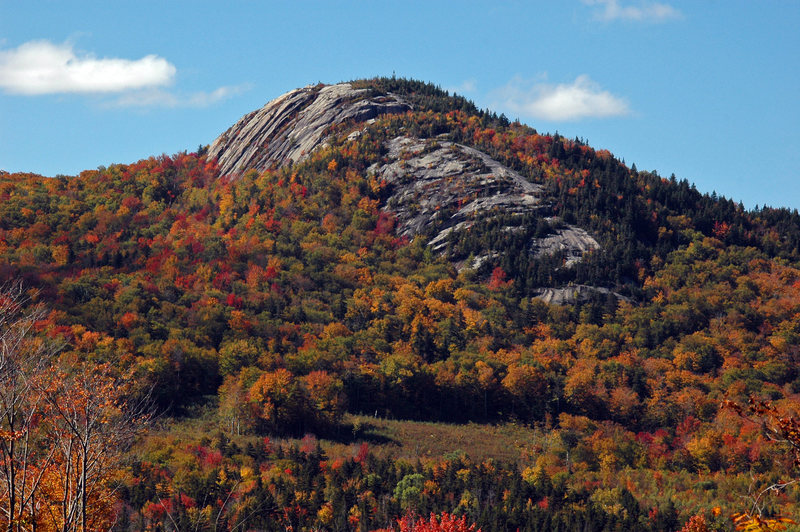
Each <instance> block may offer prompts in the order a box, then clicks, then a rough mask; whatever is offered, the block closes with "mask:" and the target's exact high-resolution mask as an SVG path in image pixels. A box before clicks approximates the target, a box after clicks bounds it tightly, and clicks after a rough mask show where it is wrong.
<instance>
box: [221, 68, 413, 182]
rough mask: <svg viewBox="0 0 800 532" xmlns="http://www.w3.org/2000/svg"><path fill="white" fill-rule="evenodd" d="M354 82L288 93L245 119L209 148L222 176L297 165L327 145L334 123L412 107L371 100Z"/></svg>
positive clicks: (391, 99)
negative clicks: (319, 147) (353, 84)
mask: <svg viewBox="0 0 800 532" xmlns="http://www.w3.org/2000/svg"><path fill="white" fill-rule="evenodd" d="M368 94H369V92H368V91H367V90H366V89H354V88H353V87H352V85H350V84H349V83H339V84H337V85H327V86H320V85H316V86H307V87H303V88H301V89H295V90H293V91H289V92H287V93H286V94H284V95H283V96H279V97H278V98H276V99H274V100H272V101H271V102H269V103H268V104H267V105H265V106H264V107H262V108H261V109H259V110H257V111H254V112H252V113H249V114H247V115H245V116H243V117H242V118H241V119H240V120H239V121H238V122H236V123H235V124H234V125H233V126H232V127H231V128H230V129H228V130H227V131H225V132H224V133H223V134H222V135H220V136H219V137H218V138H217V139H216V140H215V141H214V142H213V143H212V144H211V146H210V147H209V156H210V157H216V158H217V160H218V163H219V167H220V172H221V173H222V175H231V176H235V175H237V174H241V173H242V172H243V171H245V170H249V169H251V168H254V169H256V170H259V171H263V170H266V169H268V168H272V167H275V166H280V165H283V164H287V163H296V162H298V161H300V160H302V159H303V158H304V157H305V156H307V155H308V154H310V153H311V152H312V151H313V150H314V149H315V148H316V147H317V146H319V145H320V143H321V142H322V141H323V139H324V136H325V132H326V131H327V130H328V129H329V128H330V126H332V125H336V124H340V123H343V122H346V121H348V120H350V121H353V122H363V121H366V120H370V119H373V118H375V117H376V116H379V115H382V114H386V113H402V112H405V111H408V110H410V109H411V106H410V105H409V104H408V103H406V102H404V101H403V100H401V99H400V98H398V97H396V96H394V95H387V96H379V97H372V98H370V97H368Z"/></svg>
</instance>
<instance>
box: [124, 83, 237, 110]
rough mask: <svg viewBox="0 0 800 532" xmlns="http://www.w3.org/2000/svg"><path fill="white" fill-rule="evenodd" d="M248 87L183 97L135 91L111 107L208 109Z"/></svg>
mask: <svg viewBox="0 0 800 532" xmlns="http://www.w3.org/2000/svg"><path fill="white" fill-rule="evenodd" d="M250 87H251V86H250V85H249V84H244V85H228V86H224V87H220V88H218V89H216V90H213V91H211V92H202V91H201V92H194V93H191V94H185V95H181V94H176V93H174V92H169V91H165V90H160V89H154V90H146V91H135V92H130V93H127V94H124V95H122V96H120V97H119V98H118V99H117V100H116V101H115V102H113V104H112V105H113V106H116V107H172V108H174V107H208V106H210V105H213V104H215V103H217V102H221V101H223V100H227V99H228V98H232V97H233V96H236V95H237V94H241V93H243V92H245V91H247V90H249V89H250Z"/></svg>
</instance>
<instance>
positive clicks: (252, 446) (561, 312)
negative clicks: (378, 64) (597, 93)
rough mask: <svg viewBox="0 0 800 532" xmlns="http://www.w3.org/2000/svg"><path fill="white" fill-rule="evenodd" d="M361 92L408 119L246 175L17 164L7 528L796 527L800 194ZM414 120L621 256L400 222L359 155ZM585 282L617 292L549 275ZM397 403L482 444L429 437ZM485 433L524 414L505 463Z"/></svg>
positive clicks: (10, 250)
mask: <svg viewBox="0 0 800 532" xmlns="http://www.w3.org/2000/svg"><path fill="white" fill-rule="evenodd" d="M354 85H356V86H358V87H361V88H368V89H369V90H370V91H372V93H375V94H384V93H386V92H389V91H391V92H392V93H396V94H400V95H402V96H403V97H404V98H406V99H407V101H409V102H411V103H412V104H413V105H414V110H413V111H410V112H408V113H405V114H400V115H390V116H383V117H380V118H378V119H377V120H375V121H373V122H372V123H369V124H358V125H354V124H350V123H348V124H341V125H339V126H336V127H333V128H332V129H331V131H330V137H329V140H328V142H327V144H326V145H325V146H324V147H322V148H320V149H317V150H315V151H314V152H312V153H311V154H309V156H308V157H307V158H306V159H305V160H304V161H302V162H300V163H297V164H295V165H291V166H282V167H276V168H273V169H270V170H267V171H263V172H258V171H255V170H251V171H249V172H246V173H245V174H244V175H241V176H236V177H231V176H224V175H220V173H219V170H218V168H217V165H216V161H214V160H209V159H208V158H207V157H206V154H205V148H204V147H200V148H199V149H198V150H197V151H195V152H191V153H190V152H182V153H177V154H174V155H161V156H157V157H151V158H149V159H145V160H141V161H138V162H135V163H132V164H115V165H112V166H109V167H107V168H106V167H101V168H98V169H96V170H87V171H84V172H82V173H81V174H79V175H76V176H56V177H52V178H50V177H42V176H38V175H31V174H10V173H6V172H1V173H0V335H2V336H0V339H1V340H2V353H0V525H2V526H3V527H4V528H5V529H6V530H9V531H23V530H37V531H50V530H53V531H55V530H64V531H66V530H82V531H85V530H114V531H128V530H148V531H167V530H170V531H171V530H215V531H216V530H241V531H246V530H289V529H291V530H377V529H385V530H468V529H472V530H478V529H480V530H483V531H490V530H563V531H567V530H598V531H600V530H608V531H612V530H642V531H645V530H663V531H676V530H681V529H682V530H686V531H689V530H692V531H702V530H734V529H740V530H782V529H788V530H792V529H796V528H792V527H793V521H792V517H795V518H800V513H799V512H798V510H800V507H799V506H798V504H797V500H798V494H800V490H798V486H797V484H796V479H798V478H800V476H799V475H798V465H800V464H798V455H797V451H798V449H799V448H800V436H798V434H800V428H798V427H799V426H798V421H797V420H798V419H799V418H798V417H797V416H798V412H797V411H798V404H799V403H798V400H799V399H800V395H799V394H800V372H799V370H798V368H800V215H798V213H797V211H796V210H795V211H790V210H788V209H776V208H767V207H764V208H757V209H754V210H752V211H747V210H745V209H744V208H743V206H742V205H741V204H736V203H734V202H732V201H730V200H727V199H725V198H724V197H721V196H717V195H716V194H712V195H708V194H701V193H700V192H698V191H697V190H696V189H695V187H694V186H692V185H690V184H689V183H688V182H687V181H685V180H678V179H677V178H676V177H675V176H671V177H670V178H664V177H661V176H659V175H658V174H657V173H656V172H644V171H638V170H637V169H636V168H635V166H631V167H630V168H629V167H628V166H626V165H625V164H624V163H622V162H621V161H620V160H618V159H617V158H615V157H614V156H613V155H612V154H610V153H609V152H608V151H604V150H595V149H593V148H591V147H590V146H588V145H587V144H586V143H585V142H583V141H582V140H580V139H574V140H570V139H567V138H564V137H562V136H559V135H557V134H552V135H551V134H540V133H538V132H537V131H536V130H534V129H533V128H531V127H528V126H525V125H523V124H520V123H518V122H509V121H508V120H507V119H506V118H505V117H504V116H500V117H498V116H496V115H494V114H493V113H490V112H488V111H481V110H479V109H477V108H476V107H475V106H474V105H473V104H471V102H468V101H467V100H465V99H463V98H460V97H455V96H451V95H449V94H448V93H446V92H444V91H442V90H441V89H438V88H437V87H435V86H433V85H430V84H426V83H422V82H416V81H410V80H401V79H395V78H391V79H389V78H381V79H374V80H362V81H359V82H354ZM356 126H357V127H358V128H363V133H362V134H360V135H359V136H356V137H352V136H349V133H350V132H351V131H352V130H353V128H354V127H356ZM400 134H407V135H414V136H419V137H421V138H440V139H447V140H450V141H452V142H458V143H461V144H464V145H468V146H471V147H474V148H476V149H479V150H481V151H483V152H484V153H487V154H489V155H490V156H491V157H493V158H495V159H497V160H498V161H500V162H502V163H503V164H504V165H506V166H508V167H509V168H512V169H514V170H516V171H517V172H519V173H521V174H522V175H524V176H525V177H526V178H527V179H529V180H530V181H531V182H534V183H537V184H540V185H542V186H543V187H544V189H545V191H546V194H547V197H548V198H550V200H551V201H550V203H549V204H548V206H547V207H546V209H547V210H546V212H544V213H543V216H546V217H558V218H559V219H561V220H563V221H564V222H565V223H576V224H579V225H580V226H581V227H584V228H586V229H587V230H588V231H590V232H591V233H592V235H593V236H594V238H595V239H596V240H597V241H598V242H599V243H600V249H598V250H596V251H593V252H591V253H588V254H587V255H586V256H585V257H584V259H583V260H582V261H580V262H579V263H577V264H575V265H574V266H571V267H566V266H564V261H565V257H564V256H562V255H559V254H558V253H556V254H553V255H551V256H547V257H535V256H533V255H531V254H530V253H529V251H528V247H527V244H526V243H527V241H528V240H529V239H530V238H532V237H533V236H535V235H537V234H542V233H543V232H544V233H546V232H547V231H548V230H550V228H549V227H548V225H547V223H544V222H543V221H542V219H538V218H535V217H532V216H528V217H522V218H521V217H513V216H510V215H509V216H506V217H505V218H503V217H491V218H489V217H486V218H485V219H484V218H480V217H479V218H477V219H476V220H474V225H473V226H472V230H471V231H469V232H466V233H458V234H454V236H453V237H452V238H451V240H450V242H448V245H447V248H446V251H445V252H444V253H443V254H436V253H434V252H433V251H432V250H431V249H430V248H429V247H428V246H427V239H428V238H429V237H430V235H427V236H426V235H418V236H417V237H416V238H414V239H408V238H403V237H398V236H397V235H396V233H395V231H394V226H395V220H394V219H393V217H392V215H391V214H390V213H389V212H387V210H386V209H384V206H385V202H386V198H387V197H388V195H389V194H390V187H389V185H387V183H386V182H384V181H380V180H378V179H376V177H375V175H374V174H372V173H371V172H370V171H369V167H370V166H371V165H372V164H373V163H374V162H376V161H380V160H381V158H382V157H384V155H385V149H386V148H385V145H384V143H385V141H386V140H387V139H389V138H393V137H394V136H397V135H400ZM498 224H499V225H500V226H513V227H518V228H519V230H515V231H506V232H498V231H496V230H493V226H496V225H498ZM498 235H500V236H498ZM487 251H490V252H492V253H490V255H491V256H492V257H493V260H491V261H487V262H485V263H484V264H482V265H480V267H478V268H465V269H461V270H460V271H459V270H458V269H456V268H455V267H454V266H453V262H454V261H456V260H458V259H463V258H465V257H468V256H470V255H475V254H477V253H479V252H487ZM576 284H581V285H591V286H596V287H602V288H605V289H606V290H605V291H604V292H597V293H596V294H595V296H593V297H592V298H590V299H589V300H587V301H583V302H580V303H577V304H575V305H563V306H557V305H548V304H546V303H544V302H543V301H541V300H540V299H537V298H536V297H535V295H534V294H535V290H536V289H538V288H543V287H564V286H570V285H576ZM390 422H391V423H398V424H403V423H405V424H407V425H408V426H409V427H412V426H413V427H428V426H429V427H431V428H430V430H431V431H433V430H434V427H435V428H436V430H439V429H441V430H443V431H448V432H450V433H453V434H456V433H458V434H465V435H467V436H466V437H464V438H463V439H462V440H460V441H461V443H460V445H459V447H458V448H450V449H444V448H440V449H436V450H434V451H433V452H430V453H426V454H424V455H422V454H416V455H415V453H414V452H412V451H413V449H412V450H411V451H409V450H408V448H407V447H405V446H404V443H403V442H401V441H399V440H398V439H396V438H393V437H392V436H391V435H386V434H385V433H382V432H381V430H383V429H381V427H384V429H385V427H388V426H390V425H389V423H390ZM391 426H392V427H394V426H395V425H391ZM476 426H486V427H495V428H496V429H497V430H500V429H502V428H508V430H513V431H517V432H515V433H514V434H516V436H515V437H514V438H513V443H510V444H509V447H511V448H513V449H514V452H513V454H512V455H511V456H509V455H508V454H503V453H502V452H501V450H500V444H499V443H498V445H497V448H496V449H489V450H485V449H481V450H479V443H481V442H479V441H476V440H472V439H471V438H470V437H469V435H470V434H474V433H473V432H470V431H471V430H472V429H473V428H475V427H476ZM376 427H377V428H376ZM420 430H422V429H420ZM425 430H428V429H425ZM503 430H505V429H503ZM460 431H463V432H460ZM509 442H512V440H509ZM770 488H772V489H770ZM764 490H767V491H764ZM429 516H430V517H429ZM473 525H474V528H470V527H472V526H473ZM748 527H749V528H748Z"/></svg>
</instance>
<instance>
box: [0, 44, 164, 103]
mask: <svg viewBox="0 0 800 532" xmlns="http://www.w3.org/2000/svg"><path fill="white" fill-rule="evenodd" d="M175 71H176V69H175V67H174V66H173V65H172V64H171V63H169V62H168V61H167V60H166V59H164V58H161V57H158V56H156V55H148V56H145V57H143V58H141V59H137V60H129V59H117V58H112V59H105V58H103V59H98V58H96V57H94V56H93V55H91V54H87V53H82V52H76V51H75V50H74V49H73V47H72V45H71V44H69V43H64V44H53V43H50V42H48V41H30V42H27V43H24V44H22V45H20V46H19V47H17V48H14V49H9V50H0V89H3V90H4V91H6V92H9V93H13V94H28V95H37V94H59V93H113V92H124V91H128V90H133V89H143V88H146V87H160V86H164V85H167V84H169V83H171V82H172V80H173V78H174V76H175Z"/></svg>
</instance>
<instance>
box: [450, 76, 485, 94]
mask: <svg viewBox="0 0 800 532" xmlns="http://www.w3.org/2000/svg"><path fill="white" fill-rule="evenodd" d="M477 88H478V82H477V81H475V79H474V78H470V79H467V80H464V81H463V82H462V83H461V85H458V86H455V87H448V89H447V90H449V91H450V92H452V93H455V94H464V93H469V92H475V90H476V89H477Z"/></svg>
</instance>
